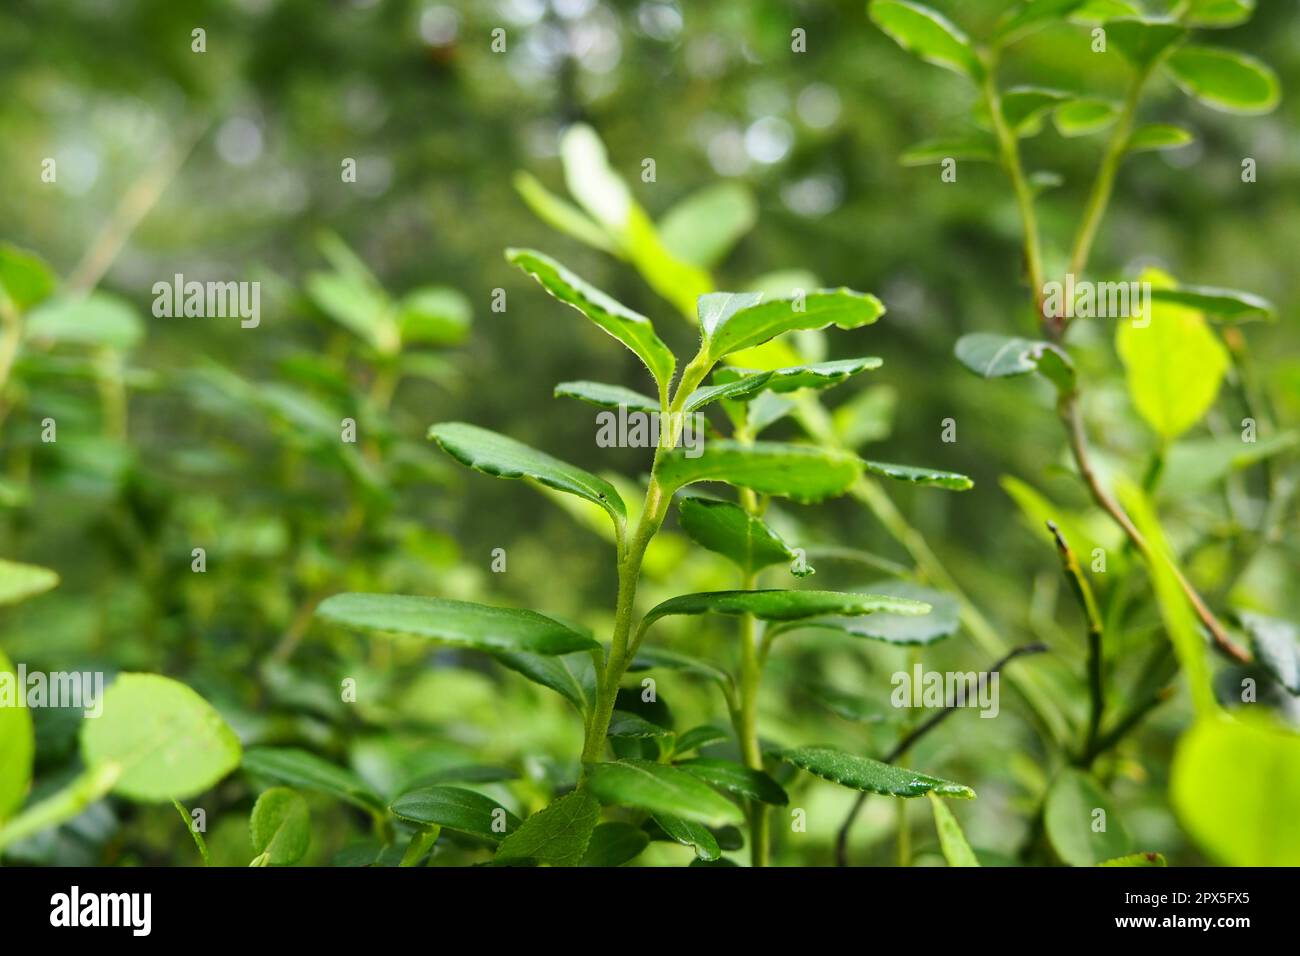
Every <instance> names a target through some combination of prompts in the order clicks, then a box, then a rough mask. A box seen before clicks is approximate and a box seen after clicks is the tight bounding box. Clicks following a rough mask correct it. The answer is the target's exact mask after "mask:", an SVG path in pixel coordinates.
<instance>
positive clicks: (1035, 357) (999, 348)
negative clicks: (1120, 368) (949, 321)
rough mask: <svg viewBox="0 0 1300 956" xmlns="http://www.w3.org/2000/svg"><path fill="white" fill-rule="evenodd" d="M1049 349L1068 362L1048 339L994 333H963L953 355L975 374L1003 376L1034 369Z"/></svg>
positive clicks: (1036, 368)
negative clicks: (1041, 340) (1045, 340)
mask: <svg viewBox="0 0 1300 956" xmlns="http://www.w3.org/2000/svg"><path fill="white" fill-rule="evenodd" d="M1049 351H1051V352H1055V353H1056V355H1057V357H1059V358H1061V359H1062V360H1063V361H1065V362H1068V361H1069V360H1068V358H1066V357H1065V356H1064V354H1063V353H1061V352H1060V350H1059V349H1057V348H1056V346H1054V345H1051V344H1050V343H1048V342H1035V341H1033V340H1031V339H1022V338H1018V337H1016V336H1011V335H999V334H997V333H995V332H972V333H971V334H969V335H963V336H962V337H961V338H959V339H958V340H957V345H956V347H955V348H954V349H953V354H955V355H956V356H957V360H958V361H959V362H961V364H962V365H965V366H966V367H967V368H968V369H970V370H971V371H972V372H974V373H975V374H977V375H982V376H983V377H984V378H1005V377H1006V376H1009V375H1025V374H1027V373H1029V372H1033V371H1037V370H1038V368H1039V363H1040V361H1041V360H1042V357H1043V355H1044V354H1045V353H1046V352H1049Z"/></svg>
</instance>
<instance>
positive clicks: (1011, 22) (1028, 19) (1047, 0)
mask: <svg viewBox="0 0 1300 956" xmlns="http://www.w3.org/2000/svg"><path fill="white" fill-rule="evenodd" d="M1081 6H1083V0H1021V2H1020V3H1018V4H1017V5H1016V6H1014V7H1012V8H1011V9H1010V10H1008V11H1007V12H1006V13H1005V14H1003V15H1002V19H1001V20H999V21H998V26H997V30H996V31H995V32H994V34H993V38H994V40H995V41H997V42H998V43H999V44H1001V45H1004V46H1005V45H1006V44H1008V43H1011V42H1013V41H1014V40H1018V39H1020V38H1021V37H1022V36H1024V35H1025V34H1027V33H1030V32H1032V31H1034V30H1037V29H1040V28H1042V27H1044V26H1046V25H1047V24H1049V23H1052V22H1053V21H1063V20H1065V19H1066V18H1067V17H1068V16H1069V15H1070V14H1071V13H1073V12H1074V10H1075V9H1076V8H1078V7H1081Z"/></svg>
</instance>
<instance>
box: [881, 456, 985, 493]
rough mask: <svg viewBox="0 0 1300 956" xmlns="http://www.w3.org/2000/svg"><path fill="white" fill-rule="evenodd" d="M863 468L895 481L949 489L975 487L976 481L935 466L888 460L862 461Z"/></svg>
mask: <svg viewBox="0 0 1300 956" xmlns="http://www.w3.org/2000/svg"><path fill="white" fill-rule="evenodd" d="M862 467H863V470H864V471H866V472H867V473H868V474H872V475H880V476H881V477H882V478H892V479H894V480H895V481H907V482H911V483H912V484H914V485H924V486H926V487H929V488H946V489H948V490H949V491H966V490H968V489H970V488H974V487H975V482H973V481H971V480H970V479H969V478H967V477H966V476H965V475H959V474H957V472H955V471H939V470H937V469H935V468H917V467H916V466H914V465H893V464H890V463H889V462H887V461H866V460H865V459H864V460H863V462H862Z"/></svg>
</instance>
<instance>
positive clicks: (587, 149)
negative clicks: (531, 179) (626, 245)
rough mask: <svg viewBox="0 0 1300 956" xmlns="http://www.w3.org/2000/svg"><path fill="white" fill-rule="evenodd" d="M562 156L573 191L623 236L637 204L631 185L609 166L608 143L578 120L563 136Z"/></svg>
mask: <svg viewBox="0 0 1300 956" xmlns="http://www.w3.org/2000/svg"><path fill="white" fill-rule="evenodd" d="M560 159H561V161H562V162H563V165H564V183H565V185H566V186H568V188H569V193H570V194H571V195H572V196H573V198H574V199H576V200H577V201H578V205H580V206H582V208H583V209H585V210H586V211H587V213H588V215H590V216H591V217H592V218H593V219H594V220H596V222H598V223H600V225H601V226H602V227H604V229H605V230H606V231H607V232H610V233H612V234H613V235H615V236H618V237H620V239H621V238H623V237H624V235H625V234H626V231H627V224H628V214H629V212H630V210H631V208H632V206H633V205H634V204H633V202H632V195H631V193H629V192H628V189H627V185H626V184H625V183H624V182H623V180H622V179H621V178H620V177H619V175H618V173H616V172H614V170H613V168H611V167H610V165H609V155H608V153H606V151H605V144H604V143H602V142H601V141H600V137H599V136H598V135H597V134H596V131H595V130H594V129H592V128H591V127H590V126H588V125H586V124H585V123H574V124H573V125H572V126H570V127H569V128H568V129H566V130H565V131H564V135H563V136H562V137H561V138H560Z"/></svg>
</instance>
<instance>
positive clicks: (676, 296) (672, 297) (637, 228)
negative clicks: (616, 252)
mask: <svg viewBox="0 0 1300 956" xmlns="http://www.w3.org/2000/svg"><path fill="white" fill-rule="evenodd" d="M625 248H626V251H627V255H628V258H630V259H631V260H632V265H633V266H635V267H636V270H637V272H639V273H640V274H641V277H642V278H643V279H645V281H646V284H647V285H649V286H650V288H652V289H654V290H655V292H657V293H658V294H659V295H660V296H662V297H663V298H665V299H667V300H668V301H669V302H671V303H672V304H673V307H674V308H676V309H677V310H678V311H679V312H680V313H681V314H682V316H683V317H685V318H688V319H689V318H690V317H691V316H692V315H693V314H694V313H695V303H696V300H697V299H698V298H699V297H700V296H701V295H704V294H705V293H708V292H711V291H712V290H713V280H712V278H710V276H709V274H708V273H707V272H705V271H704V270H703V269H701V268H700V267H699V266H695V265H691V264H690V263H689V262H683V261H682V260H680V259H678V258H677V257H676V256H674V255H673V254H672V253H671V252H670V251H669V250H668V247H667V246H665V245H664V243H663V240H662V239H661V238H660V237H659V231H658V230H657V229H655V225H654V223H653V222H651V221H650V217H649V216H648V215H646V213H645V210H644V209H642V208H641V207H640V206H638V205H636V203H633V204H632V207H631V208H630V209H629V210H628V220H627V233H626V242H625Z"/></svg>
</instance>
